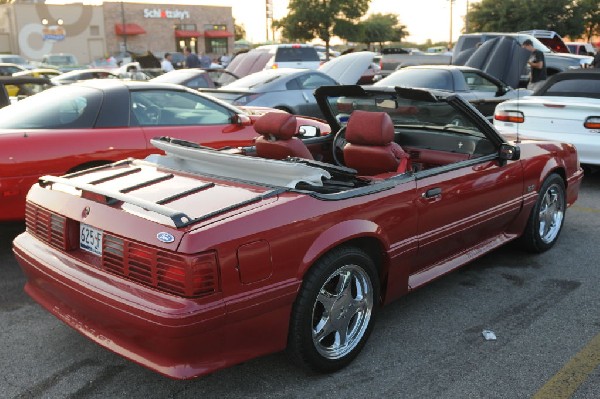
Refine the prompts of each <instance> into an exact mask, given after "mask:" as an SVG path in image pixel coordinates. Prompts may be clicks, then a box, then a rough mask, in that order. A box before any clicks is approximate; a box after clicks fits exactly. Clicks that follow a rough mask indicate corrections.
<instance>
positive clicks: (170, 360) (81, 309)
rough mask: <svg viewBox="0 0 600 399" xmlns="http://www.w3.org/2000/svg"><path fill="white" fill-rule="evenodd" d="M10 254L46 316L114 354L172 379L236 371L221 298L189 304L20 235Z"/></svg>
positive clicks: (186, 300)
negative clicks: (227, 349) (228, 353)
mask: <svg viewBox="0 0 600 399" xmlns="http://www.w3.org/2000/svg"><path fill="white" fill-rule="evenodd" d="M13 245H14V252H15V255H16V257H17V260H18V261H19V263H20V265H21V267H22V269H23V271H24V272H25V274H26V275H27V279H28V281H27V283H26V285H25V291H26V292H27V293H28V294H29V295H30V296H31V297H32V298H33V299H34V300H35V301H37V302H38V303H39V304H41V305H42V306H43V307H44V308H46V309H47V310H48V311H49V312H50V313H52V314H53V315H55V316H56V317H57V318H59V319H60V320H62V321H63V322H64V323H66V324H68V325H69V326H71V327H72V328H74V329H75V330H77V331H79V332H80V333H81V334H83V335H85V336H87V337H88V338H90V339H91V340H93V341H94V342H96V343H98V344H100V345H102V346H104V347H105V348H107V349H110V350H111V351H113V352H115V353H117V354H119V355H121V356H123V357H125V358H127V359H130V360H132V361H134V362H136V363H139V364H141V365H143V366H145V367H148V368H150V369H152V370H154V371H156V372H158V373H161V374H163V375H166V376H168V377H172V378H178V379H185V378H191V377H195V376H199V375H203V374H207V373H210V372H213V371H215V370H217V369H220V368H223V367H226V366H228V365H231V364H234V363H238V362H240V361H242V360H245V359H242V358H241V357H236V356H224V353H223V352H224V349H223V347H224V343H225V341H226V340H227V334H226V332H225V331H224V324H225V305H224V303H223V301H222V298H221V296H220V294H216V295H211V296H210V297H207V298H201V299H193V300H192V299H186V298H180V297H176V296H172V295H168V294H164V293H161V292H158V291H156V290H153V289H150V288H146V287H144V286H141V285H137V284H135V283H132V282H130V281H127V280H124V279H121V278H119V277H117V276H113V275H110V274H108V273H105V272H103V271H101V270H95V269H90V268H89V267H88V266H84V265H82V264H81V263H80V262H78V261H77V260H75V259H73V258H71V257H68V256H66V255H65V254H62V253H60V252H58V251H55V250H53V249H51V248H49V247H47V246H46V245H44V244H43V243H41V242H39V241H38V240H36V239H35V238H34V237H32V236H31V235H29V234H28V233H23V234H21V235H20V236H18V237H17V238H16V239H15V241H14V244H13Z"/></svg>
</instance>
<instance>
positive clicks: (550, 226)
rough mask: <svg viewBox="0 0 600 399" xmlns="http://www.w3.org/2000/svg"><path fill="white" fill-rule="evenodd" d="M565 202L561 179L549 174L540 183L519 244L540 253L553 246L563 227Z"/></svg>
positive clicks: (563, 184)
mask: <svg viewBox="0 0 600 399" xmlns="http://www.w3.org/2000/svg"><path fill="white" fill-rule="evenodd" d="M566 203H567V202H566V195H565V183H564V181H563V179H562V178H561V177H560V176H559V175H557V174H551V175H550V176H548V177H547V178H546V180H544V183H543V184H542V188H541V189H540V192H539V196H538V200H537V202H536V203H535V206H534V207H533V209H532V210H531V214H530V215H529V220H528V222H527V227H526V228H525V232H524V233H523V236H522V237H521V244H522V246H523V247H524V248H525V249H526V250H528V251H530V252H535V253H541V252H544V251H547V250H549V249H550V248H552V247H553V246H554V244H555V243H556V241H557V240H558V236H559V235H560V232H561V230H562V227H563V223H564V219H565V211H566Z"/></svg>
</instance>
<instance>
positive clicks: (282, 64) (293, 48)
mask: <svg viewBox="0 0 600 399" xmlns="http://www.w3.org/2000/svg"><path fill="white" fill-rule="evenodd" d="M254 50H255V51H265V52H267V53H268V54H269V55H270V58H269V59H268V61H267V63H266V65H265V66H264V69H276V68H306V69H317V68H318V67H319V65H321V58H319V54H318V53H317V50H316V49H315V48H314V47H313V46H312V45H310V44H266V45H264V46H258V47H256V48H255V49H254Z"/></svg>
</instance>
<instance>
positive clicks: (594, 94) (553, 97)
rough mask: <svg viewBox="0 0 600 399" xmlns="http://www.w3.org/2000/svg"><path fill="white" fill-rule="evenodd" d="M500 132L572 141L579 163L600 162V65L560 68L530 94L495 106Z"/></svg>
mask: <svg viewBox="0 0 600 399" xmlns="http://www.w3.org/2000/svg"><path fill="white" fill-rule="evenodd" d="M494 125H495V126H496V128H497V129H498V130H499V131H500V132H502V133H511V134H515V133H517V134H519V135H520V136H522V137H527V138H539V139H545V140H560V141H566V142H569V143H573V144H575V146H576V147H577V150H578V153H579V160H580V161H581V163H582V164H586V165H590V166H594V169H595V167H597V166H600V69H597V68H590V69H580V70H572V71H568V72H561V73H559V74H557V75H554V76H552V77H550V78H549V79H548V80H547V81H546V83H545V84H544V85H543V86H542V87H540V88H539V90H537V91H536V92H534V93H533V95H531V96H528V97H523V98H519V99H514V100H510V101H506V102H504V103H501V104H499V105H498V106H497V107H496V111H495V113H494Z"/></svg>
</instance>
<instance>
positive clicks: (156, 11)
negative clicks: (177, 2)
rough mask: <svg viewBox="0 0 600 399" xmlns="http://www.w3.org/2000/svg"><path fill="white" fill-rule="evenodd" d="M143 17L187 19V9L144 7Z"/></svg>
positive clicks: (188, 13) (188, 15) (188, 14)
mask: <svg viewBox="0 0 600 399" xmlns="http://www.w3.org/2000/svg"><path fill="white" fill-rule="evenodd" d="M144 18H167V19H188V18H190V12H189V11H182V10H163V9H161V8H144Z"/></svg>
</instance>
